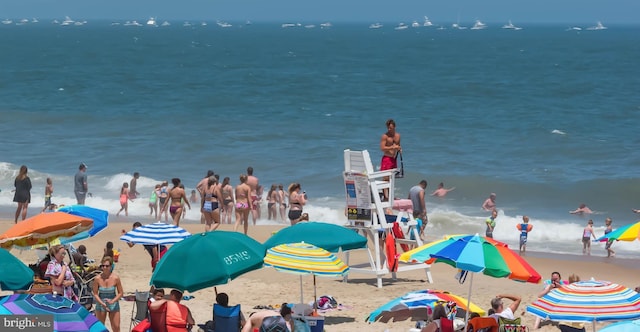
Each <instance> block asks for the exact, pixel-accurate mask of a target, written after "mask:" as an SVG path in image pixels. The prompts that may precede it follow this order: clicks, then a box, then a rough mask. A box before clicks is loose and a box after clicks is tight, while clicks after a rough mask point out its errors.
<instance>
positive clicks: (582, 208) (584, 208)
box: [569, 203, 593, 215]
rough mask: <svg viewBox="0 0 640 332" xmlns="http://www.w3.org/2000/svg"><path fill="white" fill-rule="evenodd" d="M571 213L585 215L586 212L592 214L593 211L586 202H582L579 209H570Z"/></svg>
mask: <svg viewBox="0 0 640 332" xmlns="http://www.w3.org/2000/svg"><path fill="white" fill-rule="evenodd" d="M569 213H571V214H579V215H584V214H591V213H593V211H591V209H590V208H589V207H588V206H587V205H586V204H584V203H582V204H580V206H579V207H578V208H577V209H575V210H573V211H569Z"/></svg>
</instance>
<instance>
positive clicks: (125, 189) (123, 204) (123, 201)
mask: <svg viewBox="0 0 640 332" xmlns="http://www.w3.org/2000/svg"><path fill="white" fill-rule="evenodd" d="M128 202H129V184H128V183H126V182H125V183H123V184H122V188H120V211H118V213H116V216H118V215H120V212H122V211H123V210H124V215H125V216H128V215H129V204H128Z"/></svg>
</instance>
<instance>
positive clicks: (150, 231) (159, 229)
mask: <svg viewBox="0 0 640 332" xmlns="http://www.w3.org/2000/svg"><path fill="white" fill-rule="evenodd" d="M189 236H191V234H190V233H189V232H187V231H186V230H185V229H184V228H182V227H179V226H175V225H173V224H166V223H163V222H159V221H158V222H156V223H153V224H148V225H143V226H140V227H137V228H136V229H133V230H130V231H128V232H126V233H125V234H123V235H122V236H120V240H122V241H126V242H129V243H135V244H151V245H158V246H159V245H167V244H174V243H178V242H180V241H182V240H184V239H186V238H188V237H189Z"/></svg>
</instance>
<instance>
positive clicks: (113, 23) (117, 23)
mask: <svg viewBox="0 0 640 332" xmlns="http://www.w3.org/2000/svg"><path fill="white" fill-rule="evenodd" d="M111 25H113V26H116V25H120V22H111Z"/></svg>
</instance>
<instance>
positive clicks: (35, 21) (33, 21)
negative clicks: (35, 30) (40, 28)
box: [31, 17, 40, 23]
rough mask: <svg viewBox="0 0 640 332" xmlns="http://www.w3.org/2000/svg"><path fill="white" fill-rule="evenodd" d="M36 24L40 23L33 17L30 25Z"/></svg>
mask: <svg viewBox="0 0 640 332" xmlns="http://www.w3.org/2000/svg"><path fill="white" fill-rule="evenodd" d="M38 22H40V21H38V19H37V18H35V17H34V18H33V19H32V20H31V23H38Z"/></svg>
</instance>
